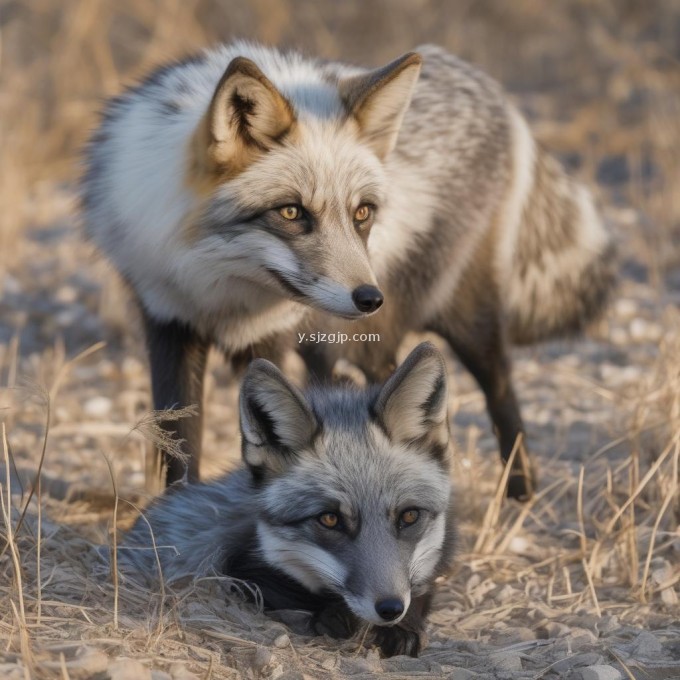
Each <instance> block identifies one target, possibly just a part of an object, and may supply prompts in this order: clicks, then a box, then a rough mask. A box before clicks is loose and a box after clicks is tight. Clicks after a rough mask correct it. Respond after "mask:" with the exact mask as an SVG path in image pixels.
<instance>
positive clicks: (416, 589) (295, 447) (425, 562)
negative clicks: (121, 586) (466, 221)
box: [118, 343, 453, 656]
mask: <svg viewBox="0 0 680 680" xmlns="http://www.w3.org/2000/svg"><path fill="white" fill-rule="evenodd" d="M447 401H448V399H447V390H446V368H445V365H444V361H443V359H442V357H441V355H439V353H438V352H437V351H436V350H435V349H434V347H433V346H432V345H430V344H428V343H423V344H421V345H419V346H418V347H417V348H416V349H415V350H413V352H412V353H411V354H410V355H409V357H408V358H407V359H406V361H405V362H404V363H403V364H402V366H401V367H400V368H399V369H398V370H397V371H396V372H395V373H394V374H393V375H392V376H391V377H390V378H389V379H388V380H387V382H386V383H385V384H384V385H383V386H382V387H377V386H373V387H371V388H369V389H367V390H365V391H363V392H360V391H357V390H353V389H352V388H350V387H339V386H336V387H326V388H322V389H317V390H312V391H310V392H308V393H307V394H306V395H305V394H302V393H301V392H300V391H299V390H298V389H297V388H296V387H294V386H293V385H292V384H291V383H289V382H288V381H287V380H286V378H285V377H284V376H283V375H282V374H281V373H280V372H279V370H278V369H277V368H276V367H275V366H274V365H273V364H272V363H270V362H268V361H266V360H265V359H256V360H255V361H253V362H252V363H251V365H250V367H249V369H248V371H247V374H246V376H245V378H244V380H243V383H242V387H241V395H240V419H241V434H242V454H243V465H242V466H241V467H240V468H239V469H237V470H235V471H233V472H231V473H229V474H228V475H227V476H225V477H223V478H222V479H220V480H217V481H215V482H210V483H204V484H189V485H186V486H177V487H173V488H171V489H169V490H168V491H167V492H166V494H165V495H163V496H161V497H160V498H158V499H157V500H156V501H155V502H154V503H153V504H152V505H151V506H150V507H149V508H148V509H147V510H146V512H145V518H139V519H138V520H137V522H136V523H135V525H134V526H133V528H132V529H131V530H130V532H129V533H128V534H127V536H126V538H125V540H124V541H123V544H122V545H121V546H120V547H119V549H118V550H119V557H118V564H119V566H120V568H121V570H122V571H123V572H124V573H125V574H127V575H128V576H129V577H132V578H136V579H137V580H140V579H142V578H147V577H149V576H150V575H153V577H155V578H159V577H160V578H163V579H165V581H166V582H169V583H171V582H173V581H177V580H178V579H180V578H182V577H186V576H193V577H197V576H202V575H206V574H214V573H218V574H226V575H229V576H233V577H237V578H240V579H244V580H246V581H248V582H250V583H252V584H254V585H256V586H257V587H258V588H259V590H260V592H261V594H262V597H263V600H264V605H265V608H267V609H302V610H306V611H310V612H312V613H313V618H312V622H313V627H314V629H315V630H316V631H317V632H319V633H328V634H331V635H333V636H334V637H349V636H351V635H353V634H354V633H355V632H357V631H358V630H359V629H360V628H361V627H362V622H363V624H371V626H373V628H372V632H371V635H370V637H368V638H367V639H368V640H373V641H374V642H375V643H376V644H377V645H378V646H379V647H380V649H381V650H382V652H383V653H384V654H385V655H386V656H392V655H395V654H410V655H412V656H417V654H418V652H419V650H420V647H421V645H422V632H423V630H424V626H425V617H426V616H427V613H428V610H429V607H430V601H431V598H432V590H433V583H434V580H435V578H436V577H437V576H439V575H441V574H442V573H443V572H444V571H445V570H446V568H447V566H448V564H449V561H450V558H451V553H452V547H453V514H452V505H451V487H450V482H449V456H448V437H449V428H448V415H447ZM152 537H153V538H152ZM154 545H155V547H154ZM158 564H160V569H161V572H162V573H161V574H159V573H158Z"/></svg>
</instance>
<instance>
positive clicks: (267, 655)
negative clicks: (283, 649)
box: [253, 645, 273, 671]
mask: <svg viewBox="0 0 680 680" xmlns="http://www.w3.org/2000/svg"><path fill="white" fill-rule="evenodd" d="M272 658H273V654H272V653H271V651H270V650H269V649H267V648H266V647H262V646H261V645H258V647H257V649H256V650H255V656H254V658H253V667H254V668H256V669H257V670H258V671H259V670H262V669H263V668H264V667H265V666H268V665H269V664H270V663H271V662H272Z"/></svg>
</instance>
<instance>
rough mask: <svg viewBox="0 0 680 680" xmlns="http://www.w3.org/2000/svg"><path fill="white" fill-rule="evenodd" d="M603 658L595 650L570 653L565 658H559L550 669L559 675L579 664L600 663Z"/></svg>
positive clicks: (595, 664) (594, 664) (592, 664)
mask: <svg viewBox="0 0 680 680" xmlns="http://www.w3.org/2000/svg"><path fill="white" fill-rule="evenodd" d="M602 661H604V659H603V658H602V657H601V656H600V655H599V654H597V653H596V652H586V653H585V654H572V655H571V656H568V657H566V658H565V659H560V660H559V661H558V662H557V663H554V664H553V665H552V666H551V667H550V669H551V670H553V671H555V673H558V674H559V675H560V676H562V675H566V674H567V673H568V672H569V671H570V670H571V669H572V668H578V667H579V666H597V665H599V664H601V663H602Z"/></svg>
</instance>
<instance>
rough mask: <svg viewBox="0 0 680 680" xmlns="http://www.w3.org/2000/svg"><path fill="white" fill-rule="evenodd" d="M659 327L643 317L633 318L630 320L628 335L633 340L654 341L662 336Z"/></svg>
mask: <svg viewBox="0 0 680 680" xmlns="http://www.w3.org/2000/svg"><path fill="white" fill-rule="evenodd" d="M662 334H663V333H662V331H661V328H660V327H659V326H658V325H657V324H655V323H650V322H649V321H645V320H644V319H633V320H632V321H631V322H630V337H631V338H632V339H633V340H634V341H635V342H654V341H656V340H659V339H660V338H661V336H662Z"/></svg>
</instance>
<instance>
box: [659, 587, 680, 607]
mask: <svg viewBox="0 0 680 680" xmlns="http://www.w3.org/2000/svg"><path fill="white" fill-rule="evenodd" d="M661 601H662V602H663V603H664V604H665V605H668V606H669V607H671V606H674V605H677V604H678V594H677V593H676V592H675V588H664V589H663V590H662V591H661Z"/></svg>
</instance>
